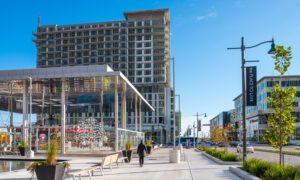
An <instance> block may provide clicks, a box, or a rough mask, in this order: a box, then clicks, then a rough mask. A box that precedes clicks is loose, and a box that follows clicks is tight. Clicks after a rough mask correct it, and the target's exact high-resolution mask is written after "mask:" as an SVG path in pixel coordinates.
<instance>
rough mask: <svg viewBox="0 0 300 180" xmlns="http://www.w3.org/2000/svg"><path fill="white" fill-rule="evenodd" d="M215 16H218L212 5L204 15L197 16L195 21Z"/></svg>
mask: <svg viewBox="0 0 300 180" xmlns="http://www.w3.org/2000/svg"><path fill="white" fill-rule="evenodd" d="M217 16H218V13H217V11H216V9H215V8H214V7H213V8H212V9H211V11H210V12H209V13H208V14H206V15H204V16H197V17H196V20H197V21H202V20H204V19H209V18H216V17H217Z"/></svg>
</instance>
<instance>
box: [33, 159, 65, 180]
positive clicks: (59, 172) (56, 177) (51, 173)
mask: <svg viewBox="0 0 300 180" xmlns="http://www.w3.org/2000/svg"><path fill="white" fill-rule="evenodd" d="M35 173H36V177H37V179H38V180H62V179H63V178H64V173H65V165H64V164H62V163H60V164H57V165H56V166H50V165H42V166H39V167H37V168H36V169H35Z"/></svg>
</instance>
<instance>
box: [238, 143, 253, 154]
mask: <svg viewBox="0 0 300 180" xmlns="http://www.w3.org/2000/svg"><path fill="white" fill-rule="evenodd" d="M236 151H237V152H238V153H241V152H243V143H239V145H238V146H237V147H236ZM246 152H247V153H248V152H251V153H254V148H253V146H251V145H250V143H246Z"/></svg>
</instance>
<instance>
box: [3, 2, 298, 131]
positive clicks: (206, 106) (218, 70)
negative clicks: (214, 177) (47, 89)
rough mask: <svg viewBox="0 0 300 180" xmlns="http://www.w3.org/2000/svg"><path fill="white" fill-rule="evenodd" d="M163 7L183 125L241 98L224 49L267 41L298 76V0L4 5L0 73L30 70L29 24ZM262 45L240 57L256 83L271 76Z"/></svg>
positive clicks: (115, 16)
mask: <svg viewBox="0 0 300 180" xmlns="http://www.w3.org/2000/svg"><path fill="white" fill-rule="evenodd" d="M158 8H169V9H170V16H171V33H172V34H171V54H172V56H174V57H175V58H176V91H177V93H178V94H180V95H181V110H182V117H183V126H184V127H185V126H187V125H188V124H191V123H192V122H193V120H195V119H196V118H195V117H193V116H192V115H194V114H196V112H197V111H198V112H199V113H204V112H206V113H207V114H208V118H206V121H207V120H208V119H209V118H211V117H213V116H215V115H217V114H218V113H219V112H221V111H224V110H229V109H232V108H233V101H232V99H233V98H234V97H236V96H237V95H238V94H239V93H240V91H241V69H240V66H241V62H240V58H241V57H240V56H241V53H240V51H238V50H236V51H227V50H226V48H227V47H235V46H240V41H241V36H244V37H245V43H246V45H253V44H256V43H259V42H261V41H266V40H270V39H271V38H272V37H274V39H275V43H277V44H280V45H284V46H292V50H293V57H294V58H293V60H292V67H291V68H290V71H289V72H288V74H300V71H299V70H300V69H299V68H300V62H299V61H297V59H298V57H299V56H300V54H299V50H298V49H299V48H300V43H299V42H300V41H299V39H300V36H299V32H300V23H299V18H300V11H299V8H300V1H297V0H285V1H284V0H263V1H262V0H251V1H250V0H247V1H246V0H245V1H242V0H218V1H217V0H166V1H162V0H160V1H157V0H155V1H141V0H136V1H129V0H128V1H117V0H115V1H100V0H98V1H89V0H85V1H77V0H72V1H56V0H51V1H37V0H36V1H21V0H15V1H6V2H2V3H1V6H0V15H1V17H4V18H1V28H0V33H1V35H2V37H1V43H0V69H1V70H2V69H16V68H17V69H22V68H35V64H36V63H35V61H36V49H35V45H34V43H33V42H32V38H33V36H32V32H33V31H35V30H36V26H37V17H38V15H40V16H41V23H42V25H46V24H73V23H85V22H101V21H110V20H122V19H124V17H123V14H122V12H124V11H134V10H144V9H158ZM269 48H270V45H268V44H266V45H262V46H260V47H258V48H255V49H250V50H247V51H246V59H248V60H257V59H258V60H260V62H259V63H255V64H249V65H257V66H258V78H260V77H262V76H265V75H276V72H275V71H274V70H273V68H274V65H273V61H272V59H271V58H270V56H269V55H268V54H267V53H266V52H267V51H268V50H269Z"/></svg>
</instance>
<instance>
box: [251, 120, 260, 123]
mask: <svg viewBox="0 0 300 180" xmlns="http://www.w3.org/2000/svg"><path fill="white" fill-rule="evenodd" d="M255 122H258V119H255V120H251V121H250V123H255Z"/></svg>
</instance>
